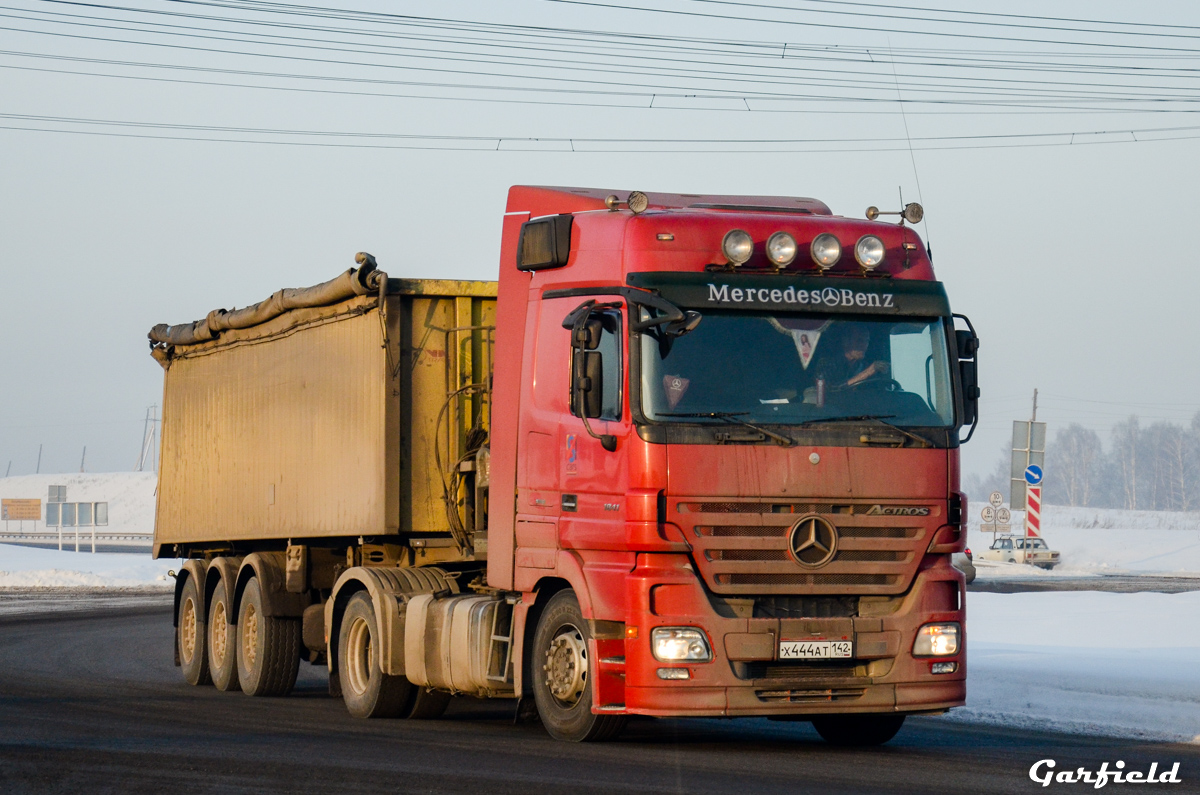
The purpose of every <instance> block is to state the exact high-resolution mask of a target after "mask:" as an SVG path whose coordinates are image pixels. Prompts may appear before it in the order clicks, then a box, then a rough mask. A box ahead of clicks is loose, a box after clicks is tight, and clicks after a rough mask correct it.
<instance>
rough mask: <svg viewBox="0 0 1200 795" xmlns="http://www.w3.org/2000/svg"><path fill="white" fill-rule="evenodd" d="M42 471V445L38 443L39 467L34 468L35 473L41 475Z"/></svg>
mask: <svg viewBox="0 0 1200 795" xmlns="http://www.w3.org/2000/svg"><path fill="white" fill-rule="evenodd" d="M41 473H42V446H41V445H40V444H39V445H38V462H37V469H35V470H33V474H35V475H40V474H41Z"/></svg>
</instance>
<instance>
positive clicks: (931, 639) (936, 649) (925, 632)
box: [912, 624, 959, 657]
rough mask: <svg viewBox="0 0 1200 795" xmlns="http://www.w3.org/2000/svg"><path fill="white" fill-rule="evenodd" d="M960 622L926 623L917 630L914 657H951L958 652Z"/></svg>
mask: <svg viewBox="0 0 1200 795" xmlns="http://www.w3.org/2000/svg"><path fill="white" fill-rule="evenodd" d="M958 634H959V627H958V624H926V625H925V626H923V627H921V629H920V630H918V631H917V640H916V642H915V643H913V650H912V653H913V656H914V657H949V656H950V655H952V654H958Z"/></svg>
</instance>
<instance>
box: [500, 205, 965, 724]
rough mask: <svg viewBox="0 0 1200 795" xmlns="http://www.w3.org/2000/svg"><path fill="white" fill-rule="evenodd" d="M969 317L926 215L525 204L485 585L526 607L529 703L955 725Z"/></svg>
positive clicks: (607, 710)
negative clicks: (962, 324) (959, 314)
mask: <svg viewBox="0 0 1200 795" xmlns="http://www.w3.org/2000/svg"><path fill="white" fill-rule="evenodd" d="M623 195H624V194H622V196H623ZM916 209H917V210H919V208H916ZM911 217H912V211H910V218H911ZM963 320H964V321H965V318H963ZM966 325H967V326H968V328H965V329H956V327H955V326H956V324H955V316H954V315H952V313H951V312H950V308H949V304H948V302H947V299H946V295H945V291H944V289H943V287H942V285H941V283H940V282H937V281H936V280H935V277H934V272H933V267H932V264H931V262H930V259H929V256H928V254H927V251H926V248H925V246H924V245H923V243H922V242H921V240H920V239H919V237H918V236H917V234H916V232H915V231H914V230H913V229H912V228H911V227H909V226H905V225H904V223H903V222H901V223H899V224H892V223H883V222H880V221H877V220H856V219H849V218H843V217H838V216H834V215H833V214H832V213H831V212H830V210H829V208H828V207H827V206H826V205H825V204H823V203H822V202H820V201H816V200H813V199H803V198H781V197H745V196H740V197H734V196H701V195H676V194H657V193H650V194H640V193H637V192H635V193H633V194H630V195H629V196H628V197H627V198H621V197H620V196H618V195H616V194H613V193H611V192H610V191H601V190H590V189H574V188H544V187H523V186H518V187H514V188H512V189H511V191H510V192H509V197H508V205H507V212H506V214H505V219H504V233H503V244H502V251H501V262H500V281H499V292H498V299H497V319H496V326H497V327H496V336H495V339H496V344H495V374H494V387H493V392H492V400H493V403H492V409H491V411H492V429H491V440H490V444H491V464H490V467H491V483H490V497H489V508H488V542H487V543H488V548H487V584H488V585H489V586H491V587H493V588H495V589H499V590H501V591H507V592H515V593H518V594H520V597H519V602H518V604H517V608H516V613H515V616H514V619H515V625H516V626H517V627H518V634H517V635H516V637H525V638H526V640H525V641H524V643H522V644H518V647H517V648H515V649H514V652H515V656H516V658H517V659H516V663H517V664H516V666H515V670H516V676H517V678H518V682H517V685H516V690H517V692H518V693H524V694H525V695H527V696H528V695H530V694H532V696H533V697H534V699H535V700H536V701H537V706H538V710H539V712H540V713H542V718H543V722H544V723H546V725H547V728H548V729H549V730H550V732H551V734H554V735H555V736H558V737H561V738H564V739H574V740H579V739H594V738H597V737H599V736H603V735H604V734H605V733H610V734H611V733H612V732H614V731H615V730H616V728H615V727H616V726H617V725H618V723H619V717H618V716H623V715H631V714H637V715H656V716H730V717H733V716H771V717H779V718H784V719H802V720H813V721H814V723H815V724H816V726H817V728H818V730H820V731H821V733H822V734H823V735H825V736H826V737H827V738H829V739H834V740H838V741H851V742H855V741H857V742H882V741H886V739H889V738H890V737H891V736H892V735H894V734H895V732H896V731H897V730H898V729H899V727H900V723H901V722H902V721H903V719H904V716H905V715H909V714H916V713H927V714H928V713H938V712H943V711H945V710H947V709H949V708H951V707H955V706H960V705H962V704H963V703H964V702H965V695H966V690H965V677H966V655H965V648H966V647H965V640H966V639H965V632H964V631H965V626H966V624H965V587H964V584H963V575H962V574H961V572H959V571H958V570H956V569H955V568H953V567H952V566H951V563H950V558H951V554H952V553H954V552H959V551H961V550H962V549H963V548H964V545H965V541H966V533H965V525H964V521H965V519H964V517H965V513H966V500H965V496H964V495H963V494H962V493H961V491H960V487H959V444H960V432H961V431H962V430H963V428H964V427H966V426H971V427H973V424H974V421H975V410H976V398H977V396H978V387H977V379H976V370H975V362H974V358H975V351H976V349H977V346H978V340H977V338H976V337H975V335H974V331H973V330H972V329H970V328H969V322H968V323H967V324H966ZM968 438H969V436H968ZM535 626H536V631H535ZM521 628H525V630H524V631H523V632H522V631H521Z"/></svg>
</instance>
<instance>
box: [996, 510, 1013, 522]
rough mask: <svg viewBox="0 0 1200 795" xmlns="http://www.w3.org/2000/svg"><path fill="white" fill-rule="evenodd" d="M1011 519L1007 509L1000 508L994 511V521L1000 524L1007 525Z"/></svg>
mask: <svg viewBox="0 0 1200 795" xmlns="http://www.w3.org/2000/svg"><path fill="white" fill-rule="evenodd" d="M1011 519H1012V514H1011V513H1009V510H1008V509H1007V508H1000V509H998V510H997V511H996V521H997V522H999V523H1000V524H1008V523H1009V520H1011Z"/></svg>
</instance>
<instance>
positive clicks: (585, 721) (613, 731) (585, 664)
mask: <svg viewBox="0 0 1200 795" xmlns="http://www.w3.org/2000/svg"><path fill="white" fill-rule="evenodd" d="M589 640H591V638H590V636H589V635H588V624H587V621H585V620H584V618H583V614H582V613H581V612H580V610H579V600H578V599H577V598H576V597H575V592H574V591H571V590H569V589H568V590H565V591H559V592H558V593H556V594H555V595H554V596H552V597H551V598H550V601H549V602H547V603H546V607H545V609H544V610H543V611H542V615H541V617H540V618H539V619H538V624H537V632H536V633H534V637H533V654H532V656H531V659H530V669H531V671H530V682H531V683H532V689H533V700H534V703H535V704H537V711H538V715H539V717H541V719H542V725H543V726H545V727H546V731H547V733H549V734H550V736H551V737H553V738H554V739H556V740H566V741H568V742H575V743H578V742H603V741H604V740H611V739H613V738H614V737H616V736H617V735H618V734H620V733H621V730H622V729H624V728H625V716H624V715H594V714H592V680H593V678H594V666H593V665H592V661H591V659H590V653H589V651H588V641H589Z"/></svg>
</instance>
